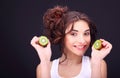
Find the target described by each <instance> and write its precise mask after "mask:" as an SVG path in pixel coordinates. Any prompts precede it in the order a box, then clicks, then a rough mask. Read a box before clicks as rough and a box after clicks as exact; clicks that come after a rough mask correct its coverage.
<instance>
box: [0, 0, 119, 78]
mask: <svg viewBox="0 0 120 78" xmlns="http://www.w3.org/2000/svg"><path fill="white" fill-rule="evenodd" d="M0 3H1V5H0V18H1V23H0V78H7V77H11V78H35V77H36V76H35V72H36V71H35V70H36V66H37V64H38V63H39V62H40V61H39V58H38V56H37V53H36V51H35V50H34V48H33V47H32V46H31V45H30V41H31V39H32V37H33V36H34V35H37V36H40V35H41V34H42V32H43V24H42V16H43V14H44V12H45V11H46V10H47V9H48V8H50V7H53V6H55V5H67V6H68V7H69V8H71V9H73V10H78V11H82V12H85V13H86V14H87V15H89V16H90V18H91V19H92V20H93V21H94V22H95V23H96V24H97V28H98V31H99V34H98V35H99V38H104V39H106V40H108V41H110V42H111V43H112V44H113V49H112V51H111V53H110V54H109V55H108V56H107V57H106V58H105V60H106V62H107V63H108V78H119V77H120V75H119V72H120V57H119V55H120V52H119V48H120V30H119V28H120V27H119V26H120V9H119V7H120V5H119V4H120V1H119V0H99V1H98V0H8V1H7V0H2V1H1V2H0ZM52 50H53V56H52V59H55V58H57V57H58V56H59V54H60V53H59V51H58V49H57V47H54V46H53V49H52Z"/></svg>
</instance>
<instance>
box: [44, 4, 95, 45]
mask: <svg viewBox="0 0 120 78" xmlns="http://www.w3.org/2000/svg"><path fill="white" fill-rule="evenodd" d="M78 20H84V21H86V22H87V23H88V25H89V28H90V35H91V45H92V44H93V42H94V41H95V38H96V33H97V29H96V26H95V24H94V23H93V22H92V21H91V20H90V19H89V18H88V16H87V15H86V14H85V13H82V12H77V11H70V10H68V8H67V7H66V6H65V7H62V6H55V7H54V8H50V9H48V10H47V11H46V13H45V14H44V16H43V24H44V26H45V33H46V34H47V37H48V38H49V39H50V41H51V43H53V44H58V43H60V44H61V45H62V43H63V40H64V36H65V30H66V28H67V26H69V24H74V22H76V21H78ZM72 26H74V25H72ZM72 28H73V27H72Z"/></svg>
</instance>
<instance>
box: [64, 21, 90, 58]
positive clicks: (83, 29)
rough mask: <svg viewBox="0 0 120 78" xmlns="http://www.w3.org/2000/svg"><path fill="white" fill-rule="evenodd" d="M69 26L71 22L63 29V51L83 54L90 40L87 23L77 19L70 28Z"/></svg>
mask: <svg viewBox="0 0 120 78" xmlns="http://www.w3.org/2000/svg"><path fill="white" fill-rule="evenodd" d="M71 28H72V24H70V25H69V26H68V28H67V29H66V31H65V33H66V35H65V39H64V45H65V47H64V52H66V53H73V54H75V55H78V56H83V55H84V53H85V52H86V50H87V49H88V47H89V45H90V41H91V37H90V28H89V26H88V23H87V22H85V21H84V20H79V21H77V22H75V23H74V26H73V28H72V30H71ZM70 30H71V31H70Z"/></svg>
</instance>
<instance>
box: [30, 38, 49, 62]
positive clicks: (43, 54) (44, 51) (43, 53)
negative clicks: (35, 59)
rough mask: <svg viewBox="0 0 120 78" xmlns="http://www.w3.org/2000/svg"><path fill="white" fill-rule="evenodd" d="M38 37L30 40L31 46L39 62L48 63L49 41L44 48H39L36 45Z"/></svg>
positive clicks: (37, 44)
mask: <svg viewBox="0 0 120 78" xmlns="http://www.w3.org/2000/svg"><path fill="white" fill-rule="evenodd" d="M38 40H39V37H37V36H34V37H33V39H32V40H31V45H32V46H33V47H34V48H35V50H36V51H37V53H38V56H39V58H40V60H41V61H50V59H51V45H50V41H49V42H48V44H47V46H46V47H43V46H40V45H39V43H38Z"/></svg>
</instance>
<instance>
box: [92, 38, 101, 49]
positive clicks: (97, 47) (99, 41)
mask: <svg viewBox="0 0 120 78" xmlns="http://www.w3.org/2000/svg"><path fill="white" fill-rule="evenodd" d="M93 46H94V48H95V49H96V50H100V49H101V48H102V41H101V40H96V41H95V42H94V44H93Z"/></svg>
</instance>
